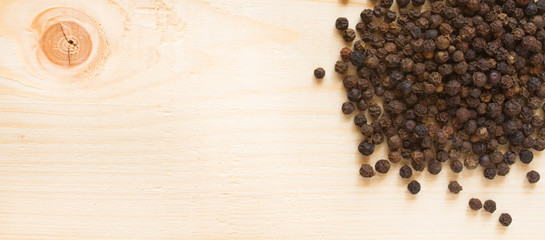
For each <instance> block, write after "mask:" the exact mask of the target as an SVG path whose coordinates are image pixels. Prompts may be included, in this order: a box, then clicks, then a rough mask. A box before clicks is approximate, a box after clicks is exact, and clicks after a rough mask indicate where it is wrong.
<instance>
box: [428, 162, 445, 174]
mask: <svg viewBox="0 0 545 240" xmlns="http://www.w3.org/2000/svg"><path fill="white" fill-rule="evenodd" d="M442 168H443V165H442V164H441V162H439V161H436V160H434V161H431V162H430V164H429V165H428V172H429V173H431V174H433V175H437V174H439V172H441V169H442Z"/></svg>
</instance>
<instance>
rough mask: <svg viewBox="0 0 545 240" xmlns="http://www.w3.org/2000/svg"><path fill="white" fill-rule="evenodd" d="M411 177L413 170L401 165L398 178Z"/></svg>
mask: <svg viewBox="0 0 545 240" xmlns="http://www.w3.org/2000/svg"><path fill="white" fill-rule="evenodd" d="M412 175H413V170H412V169H411V167H409V166H407V165H403V167H401V168H400V169H399V176H401V177H402V178H411V176H412Z"/></svg>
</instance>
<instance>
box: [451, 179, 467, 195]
mask: <svg viewBox="0 0 545 240" xmlns="http://www.w3.org/2000/svg"><path fill="white" fill-rule="evenodd" d="M448 190H449V191H450V192H451V193H454V194H458V193H459V192H460V191H462V190H463V188H462V186H461V185H460V183H458V181H450V182H449V184H448Z"/></svg>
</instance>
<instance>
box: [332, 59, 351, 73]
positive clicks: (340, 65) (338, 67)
mask: <svg viewBox="0 0 545 240" xmlns="http://www.w3.org/2000/svg"><path fill="white" fill-rule="evenodd" d="M347 70H348V64H347V63H346V62H343V61H337V63H335V72H338V73H340V74H343V73H345V72H346V71H347Z"/></svg>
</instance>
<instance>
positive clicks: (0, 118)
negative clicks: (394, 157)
mask: <svg viewBox="0 0 545 240" xmlns="http://www.w3.org/2000/svg"><path fill="white" fill-rule="evenodd" d="M365 6H366V5H365V4H362V2H361V1H334V0H330V1H327V0H324V1H311V0H237V1H234V0H233V1H212V0H209V1H204V0H180V1H172V0H171V1H159V0H156V1H151V0H150V1H146V0H126V1H120V0H116V1H106V0H96V1H84V0H55V1H53V0H28V1H15V0H13V1H8V0H0V25H1V26H0V53H1V56H0V238H1V239H417V238H418V239H457V240H458V239H477V238H479V239H540V238H543V237H544V236H545V228H544V227H543V225H544V224H545V206H544V205H543V203H544V202H545V186H544V184H545V183H543V182H540V183H538V184H536V185H534V186H531V185H530V184H528V183H527V181H526V180H525V174H526V172H527V171H528V170H530V169H536V170H538V171H541V172H542V174H545V162H544V161H543V156H542V155H540V154H537V156H538V157H537V158H536V160H534V162H532V163H531V164H530V165H529V166H522V165H521V164H517V165H515V166H514V167H513V168H512V169H511V173H510V174H509V175H508V176H506V177H497V178H496V180H494V181H488V180H485V179H484V178H483V177H482V172H481V171H482V170H481V169H480V168H479V169H478V170H476V171H467V170H464V172H463V173H462V174H460V176H456V175H454V174H452V173H450V172H449V171H445V170H444V171H443V172H441V173H440V174H439V175H438V176H431V175H430V174H428V173H419V174H416V176H415V178H417V179H419V180H420V181H421V183H422V191H421V192H420V194H418V195H417V196H410V194H408V193H407V190H406V184H407V183H408V181H407V180H402V179H400V177H399V176H398V169H399V165H396V166H394V167H393V169H391V174H388V175H386V176H376V177H375V178H373V179H371V180H363V179H362V178H361V177H359V175H358V169H359V166H360V165H361V164H362V163H363V162H370V163H374V162H375V161H376V160H377V159H378V158H379V157H381V156H377V157H372V158H363V157H362V156H361V155H360V154H359V153H357V150H356V148H357V144H358V142H359V137H360V136H359V133H358V131H357V129H356V128H355V127H354V126H353V124H352V123H351V121H352V120H351V118H348V117H345V116H344V115H342V114H341V112H340V105H341V103H342V102H343V100H344V98H345V96H344V90H343V89H342V88H341V85H342V84H341V82H340V79H339V76H338V75H336V74H335V73H334V72H333V67H332V65H333V63H334V62H335V61H336V60H337V58H338V54H337V53H338V50H339V49H340V48H341V47H342V46H343V45H344V43H343V42H342V39H341V38H340V37H339V36H338V32H336V31H335V29H334V26H333V23H334V20H335V19H336V18H337V17H338V16H347V17H349V19H350V20H351V21H352V23H353V24H354V23H355V22H356V20H357V18H358V16H359V12H360V11H361V10H362V9H363V8H364V7H365ZM53 7H58V8H69V9H77V10H80V11H81V12H83V13H84V14H86V15H87V16H89V19H93V20H94V21H95V22H93V21H91V22H90V25H89V26H87V27H89V28H90V29H89V31H91V32H93V31H96V32H97V33H100V34H102V35H103V37H104V40H105V41H104V44H105V45H104V49H103V51H104V52H103V53H104V54H103V55H101V56H103V57H104V59H103V60H104V61H103V62H100V64H103V65H100V64H98V63H97V65H96V66H95V67H94V68H91V67H89V66H85V67H81V68H77V69H71V68H66V69H60V70H59V69H58V67H59V66H42V65H40V64H39V61H37V60H36V57H37V55H36V51H38V50H39V45H38V41H39V39H38V36H37V35H36V32H35V31H34V30H33V29H32V28H31V24H32V21H33V20H34V18H35V17H36V16H37V15H38V14H40V12H43V11H45V10H47V9H48V8H53ZM72 13H73V12H72ZM67 14H71V13H70V11H68V13H67ZM97 41H100V40H97ZM82 66H84V65H82ZM318 66H323V67H324V68H325V69H326V71H327V75H326V78H325V79H324V80H323V81H322V82H317V81H315V79H314V78H313V76H312V71H313V69H314V68H315V67H318ZM55 67H57V68H55ZM89 69H92V71H88V70H89ZM381 150H382V151H383V150H384V147H382V148H381ZM452 179H458V180H459V182H460V183H461V184H462V185H463V186H464V190H463V191H462V192H461V193H460V194H459V195H458V196H455V195H453V194H450V193H448V192H447V183H448V181H449V180H452ZM471 197H478V198H481V199H483V200H486V199H489V198H491V199H495V200H496V202H497V204H498V210H497V211H496V213H494V214H489V213H486V212H484V211H478V212H474V211H470V210H469V209H468V207H467V201H468V200H469V198H471ZM502 212H509V213H511V215H512V216H513V219H514V220H513V224H512V225H511V226H510V227H509V228H504V227H501V226H500V225H499V223H498V221H497V219H498V217H499V215H500V213H502Z"/></svg>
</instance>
